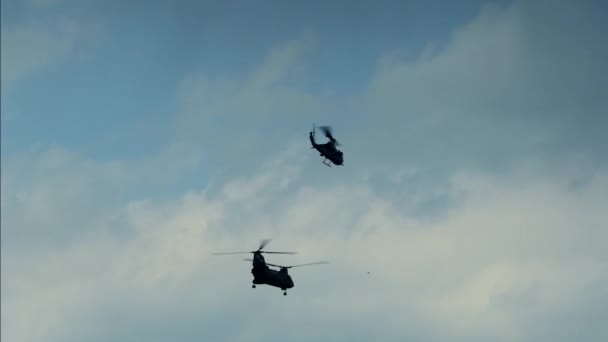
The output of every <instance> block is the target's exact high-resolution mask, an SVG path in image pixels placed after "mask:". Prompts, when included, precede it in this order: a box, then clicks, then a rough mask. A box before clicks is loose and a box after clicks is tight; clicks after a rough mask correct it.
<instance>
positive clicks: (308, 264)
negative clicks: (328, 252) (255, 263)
mask: <svg viewBox="0 0 608 342" xmlns="http://www.w3.org/2000/svg"><path fill="white" fill-rule="evenodd" d="M323 264H329V262H327V261H318V262H310V263H307V264H300V265H292V266H281V265H275V264H269V263H266V265H268V266H274V267H280V268H293V267H302V266H311V265H323Z"/></svg>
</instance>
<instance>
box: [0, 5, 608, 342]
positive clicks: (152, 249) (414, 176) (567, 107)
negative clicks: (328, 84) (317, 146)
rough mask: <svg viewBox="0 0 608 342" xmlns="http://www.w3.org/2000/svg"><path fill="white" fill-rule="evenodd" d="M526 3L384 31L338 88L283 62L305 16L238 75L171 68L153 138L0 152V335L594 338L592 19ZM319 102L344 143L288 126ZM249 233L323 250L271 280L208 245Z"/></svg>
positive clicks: (227, 244)
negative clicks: (171, 119)
mask: <svg viewBox="0 0 608 342" xmlns="http://www.w3.org/2000/svg"><path fill="white" fill-rule="evenodd" d="M539 6H541V5H539V4H528V3H525V2H516V3H514V4H511V5H509V6H504V7H499V6H487V7H484V9H483V10H482V11H481V13H480V15H479V16H478V17H477V18H475V19H474V20H473V21H472V22H471V23H469V24H468V25H466V26H465V27H463V28H461V29H459V30H457V31H455V32H454V35H453V36H452V39H451V40H450V41H449V43H448V44H447V45H446V46H439V47H437V48H431V47H429V49H427V50H426V52H425V54H423V55H421V57H420V58H419V59H418V60H414V61H411V60H403V59H401V58H400V57H399V56H395V55H394V54H390V53H387V54H385V57H384V58H383V59H382V60H381V62H380V63H379V66H378V69H377V70H375V71H374V72H373V74H372V77H371V80H370V83H369V85H368V86H367V87H366V88H365V90H364V92H363V93H359V94H353V95H352V96H351V98H349V99H348V101H343V99H339V98H337V97H335V96H333V95H328V94H326V93H323V92H321V91H316V90H315V89H311V88H309V87H306V86H303V84H304V83H305V82H303V81H302V80H303V79H304V76H303V75H305V72H306V71H309V70H311V69H310V68H311V66H310V65H307V64H306V63H307V62H306V60H307V57H308V56H310V55H311V54H315V53H319V52H318V51H317V50H315V46H316V45H315V42H316V41H317V39H321V38H322V35H304V36H302V37H296V38H295V39H293V40H291V41H288V42H286V43H285V44H281V45H278V46H277V47H276V48H275V49H273V50H271V51H269V53H268V55H267V58H266V59H265V60H263V61H260V63H259V65H258V67H257V68H256V69H254V70H251V72H250V73H248V74H246V75H244V76H243V75H226V76H224V77H219V78H212V77H209V76H208V75H206V74H205V71H204V69H201V70H198V71H197V72H195V73H193V74H192V75H191V76H189V77H187V78H186V79H184V80H183V82H182V84H181V85H180V87H179V88H178V89H177V93H178V100H179V101H180V105H181V108H180V113H179V114H178V116H177V118H176V124H175V126H174V127H170V128H169V129H168V131H171V132H172V133H173V134H174V135H172V137H173V140H172V141H171V142H170V143H169V144H168V145H167V146H166V147H165V148H164V149H163V150H162V151H160V152H158V153H157V154H154V155H147V156H144V157H142V158H138V159H133V160H109V161H101V160H96V159H95V158H92V157H91V156H88V155H83V154H78V153H75V152H72V150H71V149H70V148H69V147H57V146H55V147H52V148H46V147H42V148H41V149H39V150H34V151H26V152H23V153H22V154H20V155H16V156H13V157H11V158H10V159H8V160H7V159H5V158H3V163H2V187H1V194H2V198H1V203H2V217H1V220H2V242H3V244H2V250H1V253H2V258H1V262H2V277H1V282H2V301H1V309H2V330H1V334H2V335H1V337H2V339H3V340H7V341H24V342H34V341H107V340H150V341H167V340H179V341H200V340H214V341H251V340H266V341H273V340H281V341H283V340H285V339H288V340H293V341H304V340H306V341H309V340H332V341H370V340H383V341H403V340H404V339H406V340H413V341H445V340H450V341H488V340H492V341H496V340H499V341H556V340H557V341H572V340H604V339H606V338H608V330H607V329H606V328H605V325H604V323H603V321H602V320H601V319H600V318H601V317H605V316H606V314H607V313H606V309H605V308H606V307H607V304H608V292H607V291H606V290H605V289H607V288H608V276H607V275H608V269H607V265H608V263H607V261H608V260H607V259H608V253H607V252H606V249H605V247H604V245H605V243H604V241H606V240H607V238H608V231H607V230H606V226H607V224H608V221H607V220H606V217H605V214H604V212H605V208H606V206H607V205H608V168H607V165H606V164H605V161H606V160H605V154H602V152H603V151H604V150H605V147H603V146H607V145H608V144H606V145H601V143H602V142H604V140H605V138H604V136H603V135H601V134H598V131H599V129H600V127H601V126H602V125H603V124H604V123H605V120H606V119H605V116H602V113H603V111H604V112H605V109H606V106H605V105H606V103H605V99H603V97H602V93H601V91H600V90H599V89H601V86H602V85H603V84H604V83H603V82H605V79H606V78H605V77H603V76H604V75H605V72H606V70H605V67H604V66H603V64H602V63H601V61H602V59H601V57H602V56H604V55H603V54H605V53H606V48H605V47H604V46H600V45H597V44H595V42H596V41H597V40H598V37H599V34H600V33H597V32H598V31H597V29H598V27H602V25H604V26H605V24H603V23H602V21H601V20H600V17H601V15H600V13H601V12H600V11H594V9H595V8H592V7H593V6H592V4H591V3H588V2H575V3H570V4H569V5H567V6H566V5H554V4H553V5H551V10H550V11H545V10H543V8H541V7H539ZM541 14H542V15H541ZM574 27H575V28H576V30H574V29H573V28H574ZM4 32H5V31H4V28H3V35H4ZM554 32H557V33H554ZM580 37H585V38H584V39H582V38H580ZM3 38H4V37H3ZM3 41H4V39H3ZM3 44H4V42H3ZM68 45H69V44H68ZM4 50H5V49H4V46H3V51H4ZM3 53H4V52H3ZM3 57H4V56H3ZM3 60H4V58H3ZM10 61H11V60H10V59H9V62H10ZM13 61H14V59H13ZM11 65H12V64H11ZM15 65H16V64H15ZM29 65H30V66H28V67H23V68H21V69H19V68H18V67H17V68H16V69H15V70H26V71H27V70H35V68H37V66H36V65H40V63H38V62H36V63H33V64H32V63H30V64H29ZM35 66H36V67H35ZM305 67H306V68H308V69H306V68H305ZM3 70H4V66H3ZM303 71H304V72H303ZM592 71H593V72H592ZM28 72H30V71H28ZM32 72H33V71H32ZM26 74H27V73H25V72H21V73H20V74H19V73H16V74H13V76H11V77H12V79H14V80H16V79H18V78H19V77H22V76H23V75H26ZM9 76H10V75H9ZM3 77H4V76H3ZM3 85H4V80H3ZM351 109H352V110H353V111H352V112H349V113H353V114H352V116H350V117H347V116H342V117H341V118H340V119H339V121H338V115H337V114H335V113H336V112H339V111H344V112H346V111H348V110H351ZM301 115H305V116H304V117H302V116H301ZM320 118H324V120H327V121H330V123H331V121H332V120H334V119H335V120H336V122H347V121H348V120H349V119H352V121H351V122H349V123H347V124H344V125H342V124H338V123H336V124H335V126H336V131H337V135H338V138H339V139H340V140H342V141H343V142H345V146H344V148H345V150H346V152H345V156H346V165H347V166H345V167H343V168H332V169H327V168H325V167H324V166H322V165H320V161H319V160H317V159H318V155H316V154H315V153H312V152H311V151H310V149H309V146H307V141H306V138H307V137H306V134H307V132H306V131H305V130H307V129H308V127H309V124H310V121H315V122H319V121H318V120H319V119H320ZM300 126H302V127H300ZM269 135H272V137H273V138H268V137H267V136H269ZM203 163H207V164H208V165H206V168H205V172H206V173H205V175H204V176H203V175H196V176H194V177H192V178H195V180H194V181H193V180H192V179H191V178H188V179H187V180H188V181H192V183H196V184H197V186H193V187H191V188H190V190H188V191H184V192H180V191H174V192H172V193H169V194H167V193H165V192H164V191H161V190H160V189H167V188H170V187H171V186H173V187H174V188H178V186H177V185H176V183H178V182H179V181H180V180H182V178H187V177H186V176H190V174H189V173H191V172H192V170H195V169H197V168H199V167H200V165H201V164H203ZM215 175H217V176H215ZM201 178H204V179H203V180H200V179H201ZM201 183H204V185H200V184H201ZM142 189H144V190H142ZM266 237H270V238H273V239H274V240H273V242H272V243H271V244H270V245H269V247H268V249H276V250H278V249H284V250H294V251H297V252H299V254H297V255H295V256H276V257H272V258H269V260H270V261H272V262H274V263H278V264H297V263H304V262H311V261H318V260H328V261H330V264H329V265H322V266H313V267H310V268H301V269H294V270H293V271H291V274H292V276H293V278H294V281H295V285H296V286H295V288H294V289H292V290H290V291H289V292H288V296H286V297H284V296H282V295H281V292H280V291H279V290H277V289H275V288H270V287H267V286H259V287H258V288H256V289H251V288H250V283H251V274H250V265H249V264H248V263H246V262H244V261H242V260H240V259H241V258H240V257H239V256H234V257H231V256H225V257H217V256H211V255H210V253H212V252H221V251H239V250H250V249H251V248H254V247H255V246H256V245H257V243H258V241H259V240H260V239H262V238H266ZM245 257H246V256H245ZM368 272H369V273H368Z"/></svg>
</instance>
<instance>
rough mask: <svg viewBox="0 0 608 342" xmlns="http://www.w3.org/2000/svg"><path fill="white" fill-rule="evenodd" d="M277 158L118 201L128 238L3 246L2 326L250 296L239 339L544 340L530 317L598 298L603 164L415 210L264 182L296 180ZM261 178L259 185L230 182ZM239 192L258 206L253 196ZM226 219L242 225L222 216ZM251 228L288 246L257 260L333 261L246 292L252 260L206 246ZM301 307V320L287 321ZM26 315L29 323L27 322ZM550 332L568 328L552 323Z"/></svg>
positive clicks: (205, 316) (45, 330) (472, 190)
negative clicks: (284, 283) (175, 190)
mask: <svg viewBox="0 0 608 342" xmlns="http://www.w3.org/2000/svg"><path fill="white" fill-rule="evenodd" d="M289 155H290V154H289V153H287V155H286V156H284V157H282V158H281V159H282V160H278V161H277V162H275V166H274V167H270V168H267V169H264V168H263V169H262V170H261V171H260V173H258V174H253V175H252V176H251V177H252V178H247V179H249V180H246V178H243V179H235V180H233V182H230V183H226V184H223V185H222V186H221V188H220V189H221V190H220V191H216V192H214V193H209V192H206V191H203V192H198V193H197V192H192V193H189V194H185V195H184V196H183V197H182V199H181V200H180V201H179V202H177V203H173V204H163V203H154V202H150V201H145V202H139V203H135V202H133V203H130V204H128V205H127V206H125V207H123V208H122V209H119V212H118V214H120V216H121V221H122V222H124V223H125V228H126V229H128V230H130V231H131V232H132V234H131V235H129V236H128V237H127V238H124V237H123V238H121V237H119V236H114V235H112V234H111V233H109V232H110V231H111V230H101V231H96V232H94V233H92V234H89V235H88V236H86V238H84V239H79V240H78V241H77V242H75V243H73V244H71V245H70V246H69V247H65V246H64V247H63V248H56V249H50V250H49V249H47V250H45V251H40V252H32V254H28V255H24V254H19V253H18V254H15V255H10V254H6V252H5V251H3V257H2V262H3V267H2V269H3V277H2V282H3V285H2V286H3V291H2V296H3V300H2V307H3V329H2V334H3V337H4V338H7V339H15V340H20V341H41V340H45V341H52V340H53V338H56V340H63V341H66V340H70V335H71V334H72V337H71V338H73V339H75V340H76V339H79V336H84V335H89V334H93V333H100V334H104V336H109V337H111V336H112V332H111V330H108V331H106V332H95V331H93V330H90V329H96V323H95V320H96V317H98V315H100V314H101V313H102V312H105V311H108V310H109V312H112V311H113V310H119V311H120V310H123V306H124V305H126V303H130V304H128V305H129V306H131V307H137V308H140V310H143V311H139V310H135V309H132V310H135V311H130V312H132V314H133V315H135V316H134V317H131V318H130V319H132V320H133V322H134V323H137V322H138V320H145V319H147V318H145V317H146V316H145V313H144V312H156V314H155V315H157V317H162V320H163V321H164V322H165V323H164V325H163V326H164V327H165V328H166V329H169V331H172V332H174V333H175V330H173V329H174V328H172V327H173V325H172V324H174V323H175V321H174V319H182V318H181V317H182V316H180V311H181V312H182V314H183V312H187V313H188V315H196V316H197V319H198V320H200V321H207V322H217V323H218V324H219V322H220V321H219V318H214V317H216V316H214V314H213V313H212V312H216V310H218V311H217V312H227V311H223V310H222V308H223V307H228V308H234V309H235V310H237V308H236V307H237V306H238V307H240V308H241V309H243V308H248V307H257V309H256V310H257V314H256V315H254V316H257V317H260V319H261V318H262V317H267V319H271V318H272V321H273V322H274V323H273V326H274V328H273V329H271V330H267V329H265V328H264V326H265V324H261V321H259V320H258V319H257V318H255V317H249V319H246V320H245V321H242V323H238V324H235V325H234V326H233V327H232V329H231V330H232V331H233V332H239V333H241V334H243V335H242V336H241V337H240V338H241V339H243V340H250V339H252V338H254V337H259V338H266V339H272V338H279V337H280V336H283V337H286V336H287V337H288V338H290V339H296V340H298V339H304V338H306V336H308V337H310V338H312V337H314V336H317V335H318V336H326V337H330V338H331V337H334V338H335V339H336V340H343V339H347V337H348V336H349V335H348V330H349V329H350V330H351V331H352V332H353V333H357V334H366V333H367V334H369V335H362V336H360V338H364V339H365V338H372V336H373V338H377V339H381V338H382V336H387V338H389V337H391V336H392V337H397V336H401V337H404V336H411V334H414V335H417V336H427V337H431V338H434V339H445V338H448V337H449V338H450V339H452V340H471V339H485V340H487V339H492V340H496V339H501V340H518V341H522V340H531V336H541V337H542V336H543V335H547V336H548V334H549V332H546V331H545V332H543V331H536V330H535V329H536V328H535V327H534V325H532V324H531V323H530V322H543V323H545V324H546V322H545V321H544V320H545V318H544V317H546V316H547V315H548V314H555V313H563V315H567V313H568V312H572V311H574V310H581V309H582V310H584V308H581V307H580V306H579V305H580V303H583V302H584V301H585V300H586V299H587V298H591V297H593V298H594V299H595V300H596V301H597V302H598V303H608V296H606V294H605V293H604V292H602V291H601V290H597V289H599V288H601V286H600V287H596V290H591V291H590V289H593V288H594V287H593V286H594V285H602V284H603V285H608V284H607V282H608V279H607V278H606V274H608V273H607V271H608V270H607V269H606V266H605V265H606V263H605V261H606V258H607V257H608V255H606V252H605V248H604V247H603V241H605V240H606V238H608V234H607V233H606V230H605V229H604V227H606V224H607V223H608V222H607V221H606V219H605V215H603V211H604V208H605V207H606V205H607V204H608V202H607V199H608V173H607V172H606V170H602V171H601V172H600V171H598V172H597V173H596V174H594V175H593V177H591V178H589V179H588V180H587V181H586V182H585V183H584V185H582V186H580V187H578V188H575V189H572V188H571V187H570V182H569V181H570V179H571V178H573V177H566V176H564V175H556V174H555V173H551V172H548V173H546V175H545V176H544V177H538V176H537V175H535V174H529V175H527V176H525V174H523V173H522V172H518V173H511V174H510V175H511V176H499V177H497V176H492V175H485V174H464V175H460V176H457V177H454V178H453V180H452V182H451V187H450V188H449V189H445V191H446V192H458V193H460V194H461V202H460V203H459V205H458V206H456V207H453V208H451V209H450V210H449V211H448V212H447V213H446V215H443V216H441V217H440V218H436V219H434V220H432V221H419V220H417V219H415V218H414V217H411V216H408V215H407V214H404V213H403V212H402V211H401V209H400V207H399V206H398V205H396V204H395V203H393V202H391V201H390V200H386V199H383V198H382V197H381V196H380V194H378V193H376V192H375V190H374V189H373V188H372V187H370V186H369V185H365V184H360V185H354V184H353V185H352V186H350V187H344V186H331V187H326V188H323V187H319V186H314V185H308V186H306V187H304V188H300V189H298V188H283V187H281V186H268V185H269V184H268V183H266V182H265V181H264V180H268V179H277V178H281V177H284V176H285V175H291V176H289V177H291V180H290V181H291V182H294V181H295V182H298V181H301V177H303V175H301V174H299V173H298V172H294V171H293V170H292V169H293V168H294V166H293V164H292V163H291V160H289ZM283 158H288V159H283ZM286 161H289V162H286ZM83 163H84V164H85V165H86V163H87V162H83ZM298 165H301V164H298ZM297 167H300V166H297ZM290 170H292V171H290ZM83 173H86V174H93V175H94V174H97V173H95V172H93V173H92V172H91V171H86V170H85V171H84V172H83ZM256 180H259V181H256ZM260 182H261V183H260ZM258 183H260V184H265V185H264V186H253V187H241V186H238V185H237V184H258ZM5 185H8V186H9V188H10V186H11V184H10V182H8V181H3V188H4V186H5ZM396 186H399V187H402V188H403V187H406V186H407V185H396ZM13 189H14V188H13ZM241 192H243V193H242V194H241ZM284 192H287V194H288V195H289V196H287V197H288V198H289V200H285V196H282V195H281V194H282V193H284ZM94 197H95V195H94V193H91V194H90V195H88V196H87V195H81V197H80V198H81V199H83V200H84V199H85V198H91V199H92V198H94ZM252 202H253V203H256V204H257V207H255V208H251V203H252ZM47 204H50V203H47ZM76 208H78V207H77V206H76V207H75V210H76ZM5 212H6V211H5V210H3V213H5ZM8 215H15V213H11V212H9V214H8ZM64 215H65V217H66V218H65V219H66V220H69V218H68V217H69V215H68V214H64ZM107 215H108V216H110V215H114V216H116V215H117V212H115V211H112V212H108V213H107ZM4 216H5V214H3V218H4ZM235 217H237V218H238V220H239V221H240V222H241V225H240V226H234V225H233V223H234V222H235V221H234V220H233V218H235ZM55 224H60V222H57V223H55ZM87 224H88V225H93V226H95V225H105V224H108V223H107V221H104V220H103V219H97V221H93V219H91V220H90V221H89V222H87ZM263 237H274V238H275V241H273V242H272V244H271V245H269V246H268V249H269V250H270V249H274V250H281V249H287V250H295V251H298V252H300V254H298V255H296V256H283V257H281V256H278V257H269V260H271V261H274V262H276V263H279V264H285V263H290V264H291V263H300V262H307V261H316V260H324V259H326V260H329V261H330V262H331V264H330V265H323V266H318V267H311V268H308V269H305V268H302V269H294V270H293V271H292V274H293V277H294V280H295V282H296V287H295V288H294V289H293V290H291V291H290V294H289V295H288V297H287V298H282V297H283V296H282V295H281V293H280V291H279V290H276V289H270V288H267V287H259V288H258V289H256V290H252V289H251V288H249V283H250V281H251V280H250V274H249V268H250V267H249V265H247V264H246V263H245V262H243V261H240V257H239V256H227V257H216V256H210V253H212V252H217V251H233V250H235V251H238V250H249V249H252V248H254V247H255V245H256V244H257V242H258V241H259V239H261V238H263ZM244 257H246V256H244ZM368 271H369V272H370V274H369V275H368V274H367V272H368ZM262 301H264V302H265V304H264V305H262V306H260V305H261V302H262ZM226 310H228V309H226ZM277 312H283V313H289V315H276V313H277ZM174 314H175V315H177V316H176V317H180V318H174V317H173V318H172V315H174ZM226 314H227V315H234V314H230V313H226ZM246 314H247V313H246ZM248 314H249V315H250V313H248ZM48 316H52V317H53V319H46V317H48ZM304 318H306V321H307V322H308V324H309V326H311V327H315V331H314V332H313V331H310V333H306V331H302V330H301V329H300V328H301V327H300V326H299V325H300V324H301V322H300V321H299V320H303V319H304ZM159 319H160V318H159ZM226 319H229V318H226ZM547 319H549V318H547ZM33 321H35V322H38V323H37V324H35V325H34V326H32V325H30V322H33ZM262 321H264V319H263V320H262ZM326 322H332V323H331V324H328V323H326ZM260 324H261V325H260ZM429 325H431V326H432V328H431V327H428V326H429ZM26 327H27V328H26ZM248 327H252V328H251V329H250V328H248ZM253 327H255V329H254V328H253ZM348 327H350V328H348ZM560 328H561V329H567V328H568V327H567V326H563V327H557V328H554V329H558V330H559V329H560ZM591 328H593V329H598V331H600V330H601V329H603V328H602V326H592V327H591ZM305 330H306V329H305ZM132 333H133V334H134V335H133V336H138V334H140V333H143V331H142V332H138V331H133V332H132ZM196 333H197V334H199V335H198V338H199V339H200V338H203V337H204V334H205V333H207V334H210V335H209V336H211V334H215V335H213V336H216V338H218V340H223V338H222V336H226V340H231V339H233V338H234V336H232V335H230V332H225V333H221V332H216V331H214V332H212V331H203V330H196ZM79 334H84V335H79ZM105 334H108V335H105ZM200 334H203V336H201V335H200ZM224 334H225V335H224ZM309 334H312V335H309ZM315 334H317V335H315ZM384 334H386V335H384ZM230 336H232V337H230ZM237 340H238V339H237Z"/></svg>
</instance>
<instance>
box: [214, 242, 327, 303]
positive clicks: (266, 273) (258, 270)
mask: <svg viewBox="0 0 608 342" xmlns="http://www.w3.org/2000/svg"><path fill="white" fill-rule="evenodd" d="M269 242H270V239H264V240H262V242H261V243H260V247H259V248H258V249H257V250H256V251H251V252H229V253H213V254H214V255H227V254H246V253H253V259H243V260H245V261H251V262H252V265H253V268H252V269H251V274H253V281H252V283H253V284H252V285H251V287H252V288H254V289H255V287H256V285H262V284H264V285H269V286H274V287H278V288H280V289H281V290H283V295H285V296H286V295H287V289H291V288H293V287H294V283H293V279H291V276H290V275H289V272H288V271H287V270H288V269H290V268H292V267H301V266H308V265H319V264H327V263H328V262H327V261H320V262H312V263H308V264H301V265H293V266H280V265H274V264H270V263H267V262H266V260H265V259H264V257H263V256H262V253H268V254H296V253H295V252H267V251H262V249H264V247H266V245H267V244H268V243H269ZM268 266H273V267H278V268H279V270H273V269H271V268H270V267H268Z"/></svg>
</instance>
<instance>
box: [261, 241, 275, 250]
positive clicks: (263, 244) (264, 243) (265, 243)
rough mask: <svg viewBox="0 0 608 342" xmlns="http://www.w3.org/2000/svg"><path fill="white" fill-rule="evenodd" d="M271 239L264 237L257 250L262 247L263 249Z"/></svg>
mask: <svg viewBox="0 0 608 342" xmlns="http://www.w3.org/2000/svg"><path fill="white" fill-rule="evenodd" d="M271 240H272V239H264V240H262V241H261V242H260V247H259V248H258V251H261V250H262V249H264V247H266V245H267V244H268V243H269V242H270V241H271Z"/></svg>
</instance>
